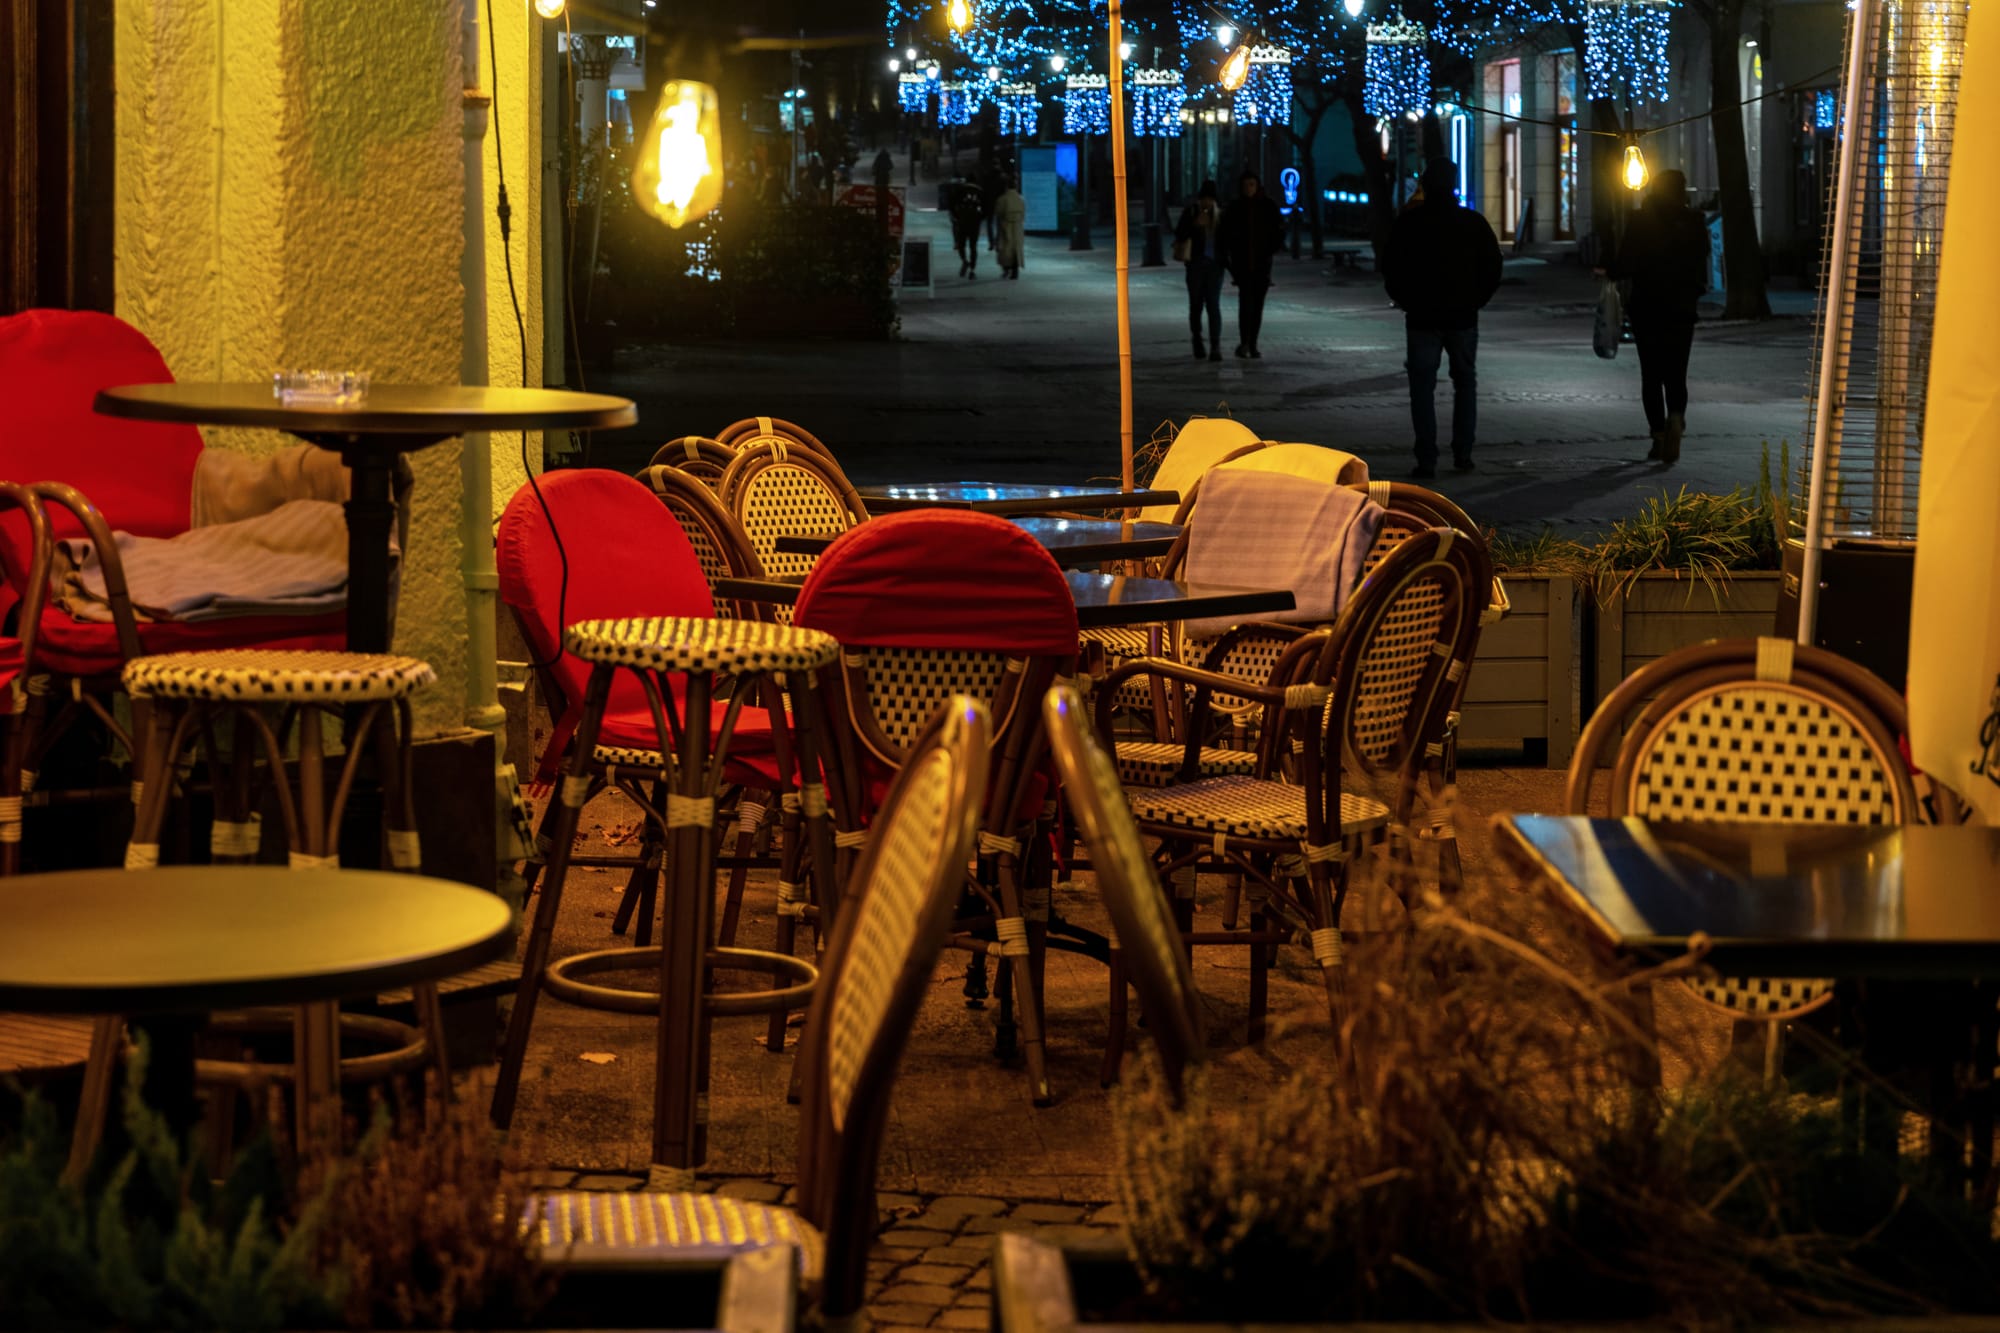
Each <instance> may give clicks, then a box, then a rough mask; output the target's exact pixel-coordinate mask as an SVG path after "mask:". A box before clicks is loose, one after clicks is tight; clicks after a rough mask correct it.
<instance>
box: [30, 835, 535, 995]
mask: <svg viewBox="0 0 2000 1333" xmlns="http://www.w3.org/2000/svg"><path fill="white" fill-rule="evenodd" d="M0 898H4V901H5V904H6V926H5V928H4V929H0V1009H21V1010H31V1011H35V1012H40V1013H69V1014H86V1013H132V1014H141V1013H195V1012H200V1011H204V1010H209V1009H226V1008H233V1007H236V1006H239V1005H255V1004H299V1003H304V1002H306V1001H311V1000H337V999H343V998H348V997H351V996H356V995H372V994H375V993H377V992H380V991H384V990H391V989H394V988H396V987H398V986H405V985H409V984H411V983H413V982H418V981H431V980H436V979H437V978H440V977H447V976H452V975H454V974H456V973H459V972H463V971H466V970H468V969H470V968H474V967H477V966H479V965H480V964H482V963H488V962H491V961H492V960H493V959H495V958H498V957H500V956H501V955H502V954H505V953H506V952H508V950H509V949H510V948H511V947H512V916H511V914H510V913H509V912H508V910H507V905H506V904H505V903H503V902H501V901H500V900H499V899H498V898H496V897H494V896H493V895H492V894H490V893H486V892H483V891H481V890H479V889H473V888H467V887H466V886H465V885H463V884H452V883H447V882H446V881H444V880H438V879H426V878H424V877H423V876H420V875H399V874H389V873H386V872H382V871H368V870H289V869H286V868H284V867H282V866H171V867H164V868H161V869H158V870H145V871H127V870H123V869H117V870H71V871H63V872H60V873H57V874H49V875H20V876H16V877H14V878H12V879H9V880H7V882H6V883H5V885H4V886H0Z"/></svg>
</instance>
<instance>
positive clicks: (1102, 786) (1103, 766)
mask: <svg viewBox="0 0 2000 1333" xmlns="http://www.w3.org/2000/svg"><path fill="white" fill-rule="evenodd" d="M1042 724H1043V727H1044V729H1045V730H1046V732H1047V734H1048V738H1049V749H1050V751H1051V752H1052V753H1053V755H1054V757H1055V763H1056V771H1057V772H1058V773H1059V774H1060V775H1061V777H1062V790H1063V799H1064V800H1065V801H1066V802H1067V804H1068V806H1069V810H1070V813H1071V815H1073V816H1074V817H1075V819H1076V822H1077V826H1078V828H1079V829H1080V830H1081V832H1082V834H1083V841H1084V845H1085V846H1086V847H1088V848H1089V850H1090V866H1091V873H1092V876H1093V877H1094V878H1095V879H1096V881H1097V890H1098V893H1099V895H1100V896H1101V897H1102V898H1103V900H1104V910H1105V911H1106V913H1107V914H1109V916H1110V917H1111V924H1112V941H1111V968H1110V972H1111V1030H1110V1035H1109V1036H1108V1038H1107V1039H1106V1041H1105V1046H1104V1067H1103V1072H1102V1081H1103V1082H1105V1083H1111V1082H1114V1081H1115V1080H1116V1079H1117V1077H1118V1066H1119V1063H1120V1061H1121V1059H1122V1057H1123V1056H1124V1053H1125V1027H1126V1002H1127V996H1126V993H1125V992H1126V984H1127V981H1128V980H1129V981H1130V982H1131V984H1133V985H1135V986H1137V987H1138V990H1139V1004H1140V1008H1141V1010H1142V1012H1143V1013H1144V1014H1145V1016H1146V1025H1147V1030H1148V1031H1149V1032H1150V1033H1151V1034H1152V1037H1153V1044H1154V1046H1155V1047H1156V1048H1157V1049H1158V1051H1159V1054H1160V1064H1161V1068H1162V1070H1163V1071H1164V1073H1165V1075H1166V1078H1167V1084H1168V1087H1169V1088H1170V1089H1171V1090H1172V1091H1173V1092H1174V1093H1175V1094H1176V1095H1178V1094H1179V1092H1180V1090H1181V1078H1182V1074H1183V1072H1184V1071H1185V1070H1186V1068H1187V1067H1188V1066H1189V1065H1191V1064H1199V1063H1201V1062H1202V1061H1203V1060H1204V1059H1205V1058H1206V1052H1205V1049H1204V1044H1203V1039H1202V1020H1201V998H1200V996H1199V994H1198V993H1197V992H1196V990H1195V985H1194V974H1193V971H1192V969H1191V968H1190V967H1189V965H1188V956H1187V951H1186V949H1185V948H1184V945H1183V940H1182V938H1181V936H1182V928H1181V923H1180V922H1179V921H1177V920H1176V919H1175V916H1174V910H1173V905H1172V903H1171V902H1170V901H1169V899H1168V897H1167V895H1166V892H1165V891H1164V890H1163V889H1162V888H1161V887H1160V881H1159V880H1158V878H1157V877H1155V875H1154V874H1153V862H1152V858H1151V857H1150V856H1148V855H1147V853H1146V846H1145V844H1144V843H1143V842H1142V841H1141V840H1140V837H1139V826H1138V825H1137V824H1135V823H1134V822H1133V821H1132V811H1131V808H1130V807H1129V806H1128V805H1127V804H1126V802H1125V791H1124V787H1123V784H1121V783H1120V781H1119V778H1118V772H1117V769H1116V768H1114V767H1113V765H1112V762H1111V757H1110V755H1109V754H1107V753H1106V752H1105V750H1104V747H1103V746H1102V745H1100V744H1099V743H1098V739H1097V736H1096V733H1095V732H1094V731H1093V730H1092V728H1091V724H1090V721H1089V719H1088V717H1087V716H1086V715H1085V711H1084V702H1083V696H1081V695H1080V694H1078V693H1077V692H1076V690H1075V689H1074V688H1072V687H1070V686H1068V685H1057V686H1056V687H1055V688H1053V689H1051V690H1050V691H1049V692H1048V693H1047V694H1046V695H1044V696H1043V697H1042Z"/></svg>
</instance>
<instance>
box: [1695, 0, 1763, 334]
mask: <svg viewBox="0 0 2000 1333" xmlns="http://www.w3.org/2000/svg"><path fill="white" fill-rule="evenodd" d="M1742 36H1743V0H1715V5H1714V9H1713V10H1712V12H1711V15H1710V18H1709V24H1708V60H1709V87H1710V93H1709V104H1710V106H1711V108H1712V109H1711V111H1710V113H1709V121H1710V123H1711V124H1712V125H1713V126H1714V131H1715V173H1716V178H1717V182H1718V183H1719V185H1720V186H1721V194H1722V259H1723V275H1722V276H1723V282H1724V283H1725V284H1726V285H1727V293H1726V299H1725V302H1724V306H1723V311H1722V314H1723V318H1725V319H1769V318H1770V317H1771V303H1770V301H1769V300H1767V299H1766V297H1765V294H1764V247H1763V245H1762V244H1761V243H1760V242H1759V240H1758V238H1757V206H1756V199H1755V196H1754V195H1753V194H1752V193H1751V190H1750V155H1749V152H1748V151H1747V150H1746V148H1745V146H1744V142H1743V106H1742V102H1743V82H1742V78H1741V77H1740V75H1739V74H1738V72H1737V68H1736V57H1737V48H1738V47H1739V46H1741V45H1742V41H1741V39H1742Z"/></svg>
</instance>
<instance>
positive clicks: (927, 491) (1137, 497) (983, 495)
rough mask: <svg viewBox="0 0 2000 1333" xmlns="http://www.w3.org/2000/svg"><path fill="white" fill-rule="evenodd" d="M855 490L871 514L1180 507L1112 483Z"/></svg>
mask: <svg viewBox="0 0 2000 1333" xmlns="http://www.w3.org/2000/svg"><path fill="white" fill-rule="evenodd" d="M855 489H856V492H857V493H858V494H859V495H860V496H861V499H862V502H863V503H864V504H866V505H867V506H868V508H869V510H870V512H872V513H878V514H888V513H894V512H896V511H898V510H903V509H973V510H978V511H979V512H981V513H987V514H1048V513H1054V512H1057V511H1059V510H1072V509H1144V508H1148V507H1150V506H1153V505H1171V504H1179V503H1180V501H1181V497H1180V493H1179V492H1178V491H1151V490H1143V489H1142V490H1130V491H1128V490H1126V489H1125V488H1124V487H1122V486H1120V485H1118V484H1117V483H1116V482H1105V483H1103V484H1101V485H1097V486H1088V485H1086V486H1067V485H1051V486H1041V485H1033V484H1024V483H1021V482H1000V481H928V482H897V483H894V484H892V485H887V486H859V487H856V488H855Z"/></svg>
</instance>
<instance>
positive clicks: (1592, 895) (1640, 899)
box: [1494, 815, 2000, 980]
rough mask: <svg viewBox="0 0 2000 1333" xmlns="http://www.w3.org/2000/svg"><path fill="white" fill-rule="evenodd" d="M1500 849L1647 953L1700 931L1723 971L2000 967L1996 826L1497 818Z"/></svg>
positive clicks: (1935, 973) (1911, 971)
mask: <svg viewBox="0 0 2000 1333" xmlns="http://www.w3.org/2000/svg"><path fill="white" fill-rule="evenodd" d="M1494 823H1495V825H1496V827H1497V829H1498V830H1499V832H1500V834H1501V838H1502V842H1503V846H1504V847H1505V848H1506V850H1508V851H1510V852H1511V853H1514V854H1516V855H1517V856H1521V857H1524V858H1525V859H1526V860H1528V861H1529V862H1531V863H1532V864H1533V865H1535V866H1536V867H1537V868H1538V869H1540V870H1541V871H1543V872H1544V873H1546V874H1547V875H1548V877H1549V878H1550V879H1551V881H1553V883H1554V884H1555V885H1556V886H1557V888H1558V889H1559V890H1560V891H1561V892H1562V893H1563V895H1564V896H1565V897H1566V898H1567V899H1568V901H1569V902H1570V903H1571V904H1572V905H1573V906H1574V907H1576V908H1577V909H1578V910H1579V911H1580V912H1581V913H1582V915H1583V917H1584V919H1585V920H1586V921H1587V922H1588V923H1589V924H1590V926H1591V927H1592V928H1593V929H1595V930H1596V931H1597V932H1599V933H1600V934H1601V935H1602V936H1603V937H1604V938H1605V939H1606V940H1608V941H1609V942H1611V943H1612V944H1615V945H1617V946H1618V947H1620V948H1623V949H1628V950H1631V951H1633V952H1636V953H1640V954H1645V955H1649V956H1652V957H1657V958H1670V957H1673V956H1675V955H1677V954H1680V953H1682V952H1684V951H1685V950H1686V948H1687V943H1688V939H1689V937H1690V936H1692V935H1694V934H1695V933H1696V932H1700V933H1702V934H1705V935H1707V936H1708V937H1709V941H1710V944H1711V952H1710V953H1709V955H1708V961H1709V962H1710V963H1711V964H1712V965H1714V967H1715V969H1716V970H1717V971H1718V972H1721V973H1723V974H1725V975H1729V976H1770V977H1786V976H1793V977H1798V976H1803V977H1877V978H1888V979H1924V980H1952V979H1969V978H1977V977H1990V976H1996V975H2000V829H1996V828H1984V827H1971V826H1965V827H1955V828H1941V827H1933V826H1928V825H1905V826H1900V827H1898V826H1879V825H1853V824H1728V823H1674V822H1665V821H1661V822H1652V821H1647V820H1642V819H1586V818H1583V817H1581V816H1567V815H1503V816H1500V817H1499V818H1498V819H1496V820H1495V821H1494Z"/></svg>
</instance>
